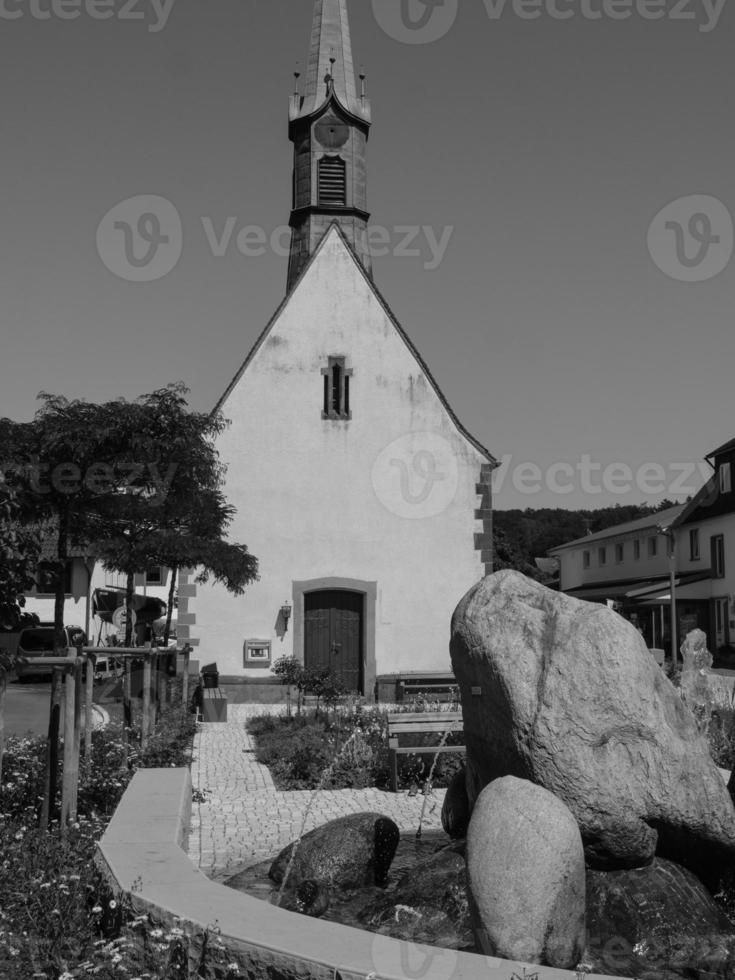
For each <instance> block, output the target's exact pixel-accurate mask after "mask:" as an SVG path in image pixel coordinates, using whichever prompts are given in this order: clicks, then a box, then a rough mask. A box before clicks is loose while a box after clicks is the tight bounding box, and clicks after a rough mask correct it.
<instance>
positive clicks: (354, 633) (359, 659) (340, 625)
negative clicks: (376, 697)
mask: <svg viewBox="0 0 735 980" xmlns="http://www.w3.org/2000/svg"><path fill="white" fill-rule="evenodd" d="M364 600H365V597H364V594H362V593H360V592H349V591H347V590H345V589H320V590H318V591H316V592H307V593H305V595H304V666H305V667H307V668H308V667H329V669H330V670H331V671H332V673H333V674H334V676H335V677H336V678H337V679H338V680H339V681H340V682H341V683H342V684H343V685H344V687H345V690H347V691H362V689H363V676H362V673H363V671H362V666H363V651H362V642H363V632H364V630H363V623H364V606H365V601H364Z"/></svg>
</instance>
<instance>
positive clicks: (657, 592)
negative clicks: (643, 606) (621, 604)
mask: <svg viewBox="0 0 735 980" xmlns="http://www.w3.org/2000/svg"><path fill="white" fill-rule="evenodd" d="M709 577H710V573H709V570H707V571H706V572H690V573H689V574H687V575H677V576H676V578H675V579H674V588H675V589H679V588H684V586H686V585H691V584H692V583H693V582H703V581H704V580H705V579H708V578H709ZM670 584H671V580H670V579H666V580H665V581H663V582H662V581H658V582H656V583H655V584H653V585H651V584H650V583H648V584H646V585H644V586H641V587H640V588H635V589H631V590H630V592H626V593H625V596H626V598H627V599H635V600H636V601H647V602H650V601H652V600H658V601H661V602H663V601H666V602H668V601H669V600H670V599H671V595H670V589H669V586H670Z"/></svg>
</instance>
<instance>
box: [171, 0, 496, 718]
mask: <svg viewBox="0 0 735 980" xmlns="http://www.w3.org/2000/svg"><path fill="white" fill-rule="evenodd" d="M361 83H362V84H361V86H360V87H359V88H358V86H357V85H356V79H355V70H354V67H353V62H352V50H351V42H350V30H349V24H348V18H347V0H316V3H315V8H314V21H313V30H312V36H311V46H310V51H309V58H308V65H307V69H306V72H305V78H304V79H303V92H297V94H295V95H294V96H292V98H291V102H290V111H289V138H290V140H291V142H292V143H293V146H294V175H293V190H292V210H291V218H290V226H291V229H292V238H291V250H290V257H289V262H288V271H287V288H286V296H285V298H284V300H283V302H282V303H281V305H280V307H279V308H278V310H277V311H276V312H275V314H274V316H273V318H272V319H271V321H270V323H269V324H268V325H267V327H266V328H265V330H264V331H263V332H262V334H261V335H260V337H259V338H258V340H257V341H256V343H255V345H254V347H253V348H252V350H251V351H250V353H249V354H248V355H247V357H246V359H245V361H244V363H243V364H242V366H241V368H240V370H239V371H238V372H237V374H236V375H235V377H234V379H233V380H232V382H231V383H230V385H229V387H228V388H227V390H226V391H225V392H224V394H223V395H222V397H221V399H220V400H219V403H218V405H217V408H218V409H221V410H222V412H223V414H224V415H225V417H226V418H228V419H230V420H231V425H230V426H229V427H228V428H227V429H226V430H225V431H224V432H223V433H222V435H221V436H220V437H219V439H218V443H217V448H218V451H219V453H220V457H221V460H222V462H223V463H224V464H225V465H226V466H227V475H226V481H225V493H226V496H227V499H228V501H229V502H230V503H232V504H233V505H234V506H235V507H236V508H237V515H236V517H235V520H234V522H233V524H232V526H231V528H230V532H229V534H230V538H231V539H232V540H233V541H240V542H243V543H245V544H247V546H248V549H249V550H250V552H251V553H252V554H254V555H256V556H257V558H258V560H259V564H260V579H259V580H258V581H257V582H254V583H253V584H252V585H251V586H249V587H248V589H247V592H246V594H245V595H243V596H239V597H236V596H232V595H230V594H228V593H227V592H226V591H225V589H224V588H222V587H220V586H217V585H206V586H201V585H195V584H194V582H193V578H194V576H193V575H192V574H189V575H188V576H184V577H183V578H182V579H181V585H180V594H179V611H178V636H179V639H180V640H181V639H189V642H192V643H195V644H196V645H197V646H198V650H197V653H198V655H199V657H200V660H201V661H202V662H205V663H206V662H208V661H216V663H217V666H218V669H219V672H220V674H221V675H224V676H223V677H222V680H223V681H226V682H227V683H228V684H230V683H235V682H238V681H239V682H243V683H245V684H251V685H253V690H252V691H250V692H248V694H244V697H246V698H247V699H248V700H257V686H256V685H259V684H264V683H268V682H269V683H273V676H272V674H271V671H270V668H271V666H272V665H273V663H274V662H275V661H276V660H277V659H278V658H280V657H283V656H295V657H297V658H298V659H299V660H300V661H302V662H304V663H305V664H306V665H307V666H311V665H315V666H327V665H328V666H330V667H331V668H332V669H333V671H334V672H335V674H336V675H337V676H338V677H339V678H340V679H341V680H342V681H343V683H344V684H345V686H346V687H347V688H349V689H350V690H353V691H357V692H360V693H362V694H364V695H365V696H366V697H367V698H368V699H370V700H371V699H372V698H374V697H375V695H376V692H378V693H379V696H380V697H381V699H391V698H392V697H393V696H394V693H395V687H396V681H397V679H398V678H399V677H404V678H405V677H409V678H410V677H412V676H413V677H417V676H419V677H426V676H428V675H431V674H432V673H442V672H443V673H448V672H449V671H450V670H451V666H450V659H449V652H448V642H449V627H450V617H451V614H452V612H453V610H454V607H455V606H456V604H457V602H458V601H459V599H460V598H461V597H462V596H463V595H464V593H465V592H466V591H467V590H468V589H469V588H470V587H471V586H472V585H473V584H474V583H475V582H477V581H478V579H480V578H482V577H483V576H484V575H486V574H488V573H489V572H490V571H492V533H491V496H490V494H491V491H490V477H491V473H492V470H493V468H494V467H495V465H496V462H495V460H494V458H493V457H492V455H491V454H490V453H489V452H488V450H487V449H485V448H484V446H483V445H482V444H481V443H480V442H478V441H477V440H476V439H475V438H473V437H472V436H471V435H470V434H469V433H468V432H467V431H466V429H464V427H463V426H462V425H461V423H460V422H459V420H458V419H457V417H456V416H455V415H454V413H453V412H452V409H451V408H450V406H449V404H448V403H447V400H446V398H445V397H444V395H443V394H442V392H441V391H440V389H439V386H438V385H437V383H436V381H435V380H434V378H433V377H432V376H431V374H430V372H429V369H428V368H427V366H426V365H425V364H424V362H423V360H422V359H421V355H420V354H419V352H418V351H417V349H416V347H415V346H414V344H413V343H412V341H411V340H410V339H409V337H408V336H407V334H406V333H405V332H404V330H403V329H402V327H401V326H400V324H399V323H398V321H397V320H396V318H395V317H394V315H393V313H392V312H391V310H390V309H389V307H388V305H387V303H386V302H385V300H384V299H383V297H382V296H381V294H380V293H379V292H378V289H377V288H376V286H375V283H374V282H373V273H372V264H371V258H370V249H369V243H368V235H367V229H368V219H369V213H368V210H367V167H366V159H367V143H368V135H369V132H370V125H371V109H370V103H369V101H368V100H367V98H366V97H365V94H364V79H363V78H362V76H361Z"/></svg>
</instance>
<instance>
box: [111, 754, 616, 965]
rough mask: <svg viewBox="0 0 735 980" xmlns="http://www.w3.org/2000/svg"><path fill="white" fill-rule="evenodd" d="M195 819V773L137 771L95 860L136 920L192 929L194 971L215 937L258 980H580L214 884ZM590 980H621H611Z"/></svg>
mask: <svg viewBox="0 0 735 980" xmlns="http://www.w3.org/2000/svg"><path fill="white" fill-rule="evenodd" d="M190 816H191V776H190V773H189V770H188V769H141V770H138V772H136V773H135V775H134V777H133V779H132V780H131V782H130V784H129V786H128V788H127V789H126V791H125V794H124V795H123V798H122V800H121V801H120V804H119V806H118V808H117V810H116V811H115V814H114V816H113V818H112V820H111V821H110V824H109V826H108V828H107V830H106V832H105V834H104V836H103V837H102V839H101V840H100V842H99V843H98V845H97V855H96V860H97V863H98V864H99V866H100V867H101V869H102V871H103V873H104V874H105V875H106V877H107V879H108V881H109V883H110V885H111V887H112V888H113V890H114V891H115V892H116V893H117V894H118V895H125V896H126V897H127V899H128V900H129V902H130V903H131V905H132V906H133V907H134V908H135V909H136V910H137V911H139V912H147V913H149V914H150V915H151V916H152V917H153V918H155V919H156V921H158V922H160V923H161V924H162V925H164V926H168V927H171V926H173V925H174V924H178V926H179V928H181V929H183V931H184V933H185V935H186V937H187V942H188V946H189V955H190V958H191V959H192V960H193V961H196V959H197V958H198V956H199V954H200V953H201V949H202V945H203V941H204V938H205V935H207V933H210V935H211V933H212V931H214V930H216V931H217V933H218V937H219V940H220V942H221V943H222V945H223V946H224V948H225V949H224V956H225V957H226V959H225V960H224V962H226V963H238V964H239V967H240V969H241V972H243V973H244V972H245V971H246V970H247V975H248V976H249V977H251V978H253V980H255V978H261V977H262V978H264V980H265V978H273V980H275V978H280V980H284V978H293V980H297V978H298V980H307V978H309V980H310V978H315V980H338V978H342V980H357V978H358V977H359V978H360V980H364V978H365V977H368V976H369V975H370V974H372V975H373V976H374V977H375V980H405V977H406V976H407V975H408V974H409V973H410V975H413V976H421V977H425V978H427V980H470V978H472V980H512V977H513V974H515V975H516V976H517V977H518V978H523V976H524V971H525V974H526V975H533V974H535V975H536V977H537V980H575V974H574V973H573V972H570V971H568V970H559V969H555V968H553V967H545V966H538V965H534V964H529V963H520V962H514V961H510V960H501V959H498V958H495V957H489V956H481V955H478V954H476V953H466V952H460V951H456V950H440V949H437V948H436V947H431V946H423V945H421V944H414V943H407V942H403V941H401V940H397V939H391V938H389V937H387V936H381V935H376V934H373V933H369V932H364V931H362V930H360V929H354V928H352V927H350V926H343V925H338V924H336V923H334V922H325V921H322V920H320V919H312V918H308V917H306V916H303V915H299V914H298V913H295V912H287V911H285V910H283V909H275V908H274V907H273V906H271V905H269V904H268V903H266V902H263V901H261V900H260V899H257V898H252V897H251V896H249V895H244V894H242V893H239V892H234V891H233V890H232V889H230V888H227V887H225V886H224V885H221V884H218V883H216V882H213V881H210V880H209V879H208V878H206V877H205V875H203V874H202V872H201V871H200V870H199V869H198V868H196V867H195V866H194V865H193V864H192V862H191V861H190V860H189V858H188V857H187V855H186V852H185V851H184V850H183V845H184V844H185V842H186V837H187V833H188V828H189V821H190ZM210 948H211V944H210ZM208 975H209V974H208ZM211 975H212V976H214V972H213V973H212V974H211ZM588 977H589V980H612V977H610V975H608V974H589V975H588ZM529 980H530V977H529Z"/></svg>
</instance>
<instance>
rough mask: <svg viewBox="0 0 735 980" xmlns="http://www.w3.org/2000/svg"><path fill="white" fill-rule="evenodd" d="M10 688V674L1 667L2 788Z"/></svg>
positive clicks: (0, 741)
mask: <svg viewBox="0 0 735 980" xmlns="http://www.w3.org/2000/svg"><path fill="white" fill-rule="evenodd" d="M7 687H8V673H7V671H6V670H5V668H4V667H3V666H2V665H0V786H2V781H3V753H4V752H5V691H6V690H7Z"/></svg>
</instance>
